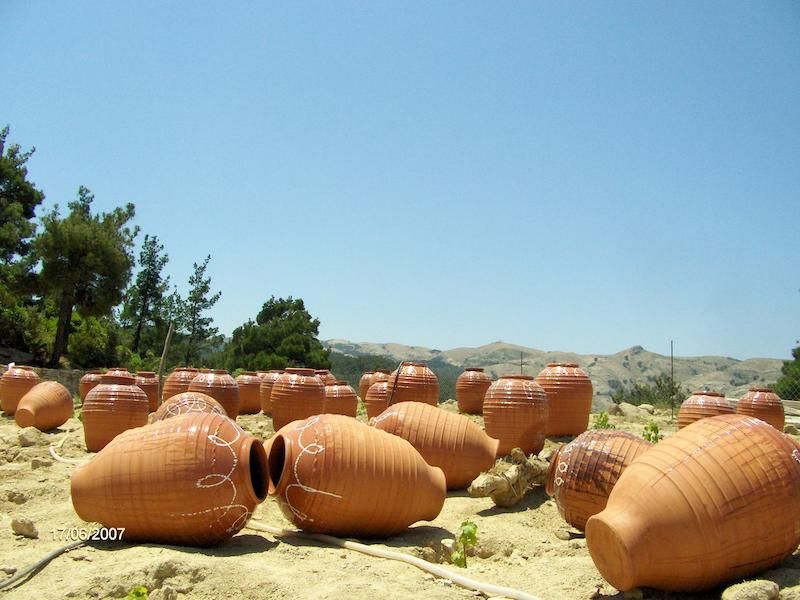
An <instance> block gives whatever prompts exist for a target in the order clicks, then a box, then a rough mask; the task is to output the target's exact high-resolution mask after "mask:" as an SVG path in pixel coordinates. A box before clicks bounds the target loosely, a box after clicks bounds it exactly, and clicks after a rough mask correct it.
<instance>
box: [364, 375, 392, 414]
mask: <svg viewBox="0 0 800 600" xmlns="http://www.w3.org/2000/svg"><path fill="white" fill-rule="evenodd" d="M388 386H389V382H388V381H379V382H378V383H374V384H372V385H371V386H369V390H367V396H366V398H364V406H365V407H366V409H367V418H368V419H372V418H373V417H377V416H378V415H379V414H381V413H382V412H383V411H385V410H386V408H387V407H388V406H389V399H388V398H387V396H386V388H387V387H388Z"/></svg>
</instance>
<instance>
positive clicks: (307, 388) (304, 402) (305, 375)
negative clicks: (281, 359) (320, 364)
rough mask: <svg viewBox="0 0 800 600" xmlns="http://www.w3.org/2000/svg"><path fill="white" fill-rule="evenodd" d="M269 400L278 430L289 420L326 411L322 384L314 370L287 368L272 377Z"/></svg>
mask: <svg viewBox="0 0 800 600" xmlns="http://www.w3.org/2000/svg"><path fill="white" fill-rule="evenodd" d="M270 401H271V403H272V426H273V427H274V428H275V430H276V431H277V430H278V429H280V428H281V427H283V426H284V425H286V424H287V423H290V422H291V421H296V420H298V419H305V418H307V417H310V416H311V415H319V414H322V413H323V412H325V386H324V385H322V381H320V378H319V377H317V376H316V375H315V374H314V369H286V371H285V372H284V373H282V374H281V375H280V376H279V377H278V379H276V380H275V383H274V384H273V386H272V393H271V394H270Z"/></svg>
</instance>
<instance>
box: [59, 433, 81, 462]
mask: <svg viewBox="0 0 800 600" xmlns="http://www.w3.org/2000/svg"><path fill="white" fill-rule="evenodd" d="M68 437H69V433H66V434H65V435H64V437H63V438H61V441H60V442H58V444H56V445H52V444H51V445H50V456H52V457H53V458H54V459H55V460H57V461H58V462H61V463H65V464H68V465H82V464H83V463H85V462H89V459H88V458H83V459H80V460H79V459H75V458H64V457H63V456H61V455H59V453H58V452H56V448H58V449H59V450H60V449H61V446H63V445H64V442H66V441H67V438H68Z"/></svg>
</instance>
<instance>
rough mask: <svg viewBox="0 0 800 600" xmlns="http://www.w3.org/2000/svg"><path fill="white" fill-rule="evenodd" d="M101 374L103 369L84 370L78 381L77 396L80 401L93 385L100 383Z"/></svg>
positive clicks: (84, 398)
mask: <svg viewBox="0 0 800 600" xmlns="http://www.w3.org/2000/svg"><path fill="white" fill-rule="evenodd" d="M102 376H103V371H100V370H93V371H86V373H84V374H83V377H81V379H80V381H79V382H78V396H80V398H81V403H82V402H83V401H84V400H86V394H88V393H89V392H90V391H91V390H92V388H93V387H94V386H96V385H97V384H98V383H100V377H102Z"/></svg>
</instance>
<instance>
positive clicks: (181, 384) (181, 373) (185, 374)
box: [161, 367, 199, 402]
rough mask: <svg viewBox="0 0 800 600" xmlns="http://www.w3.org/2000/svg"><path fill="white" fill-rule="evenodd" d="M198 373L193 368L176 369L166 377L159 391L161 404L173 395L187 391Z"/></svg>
mask: <svg viewBox="0 0 800 600" xmlns="http://www.w3.org/2000/svg"><path fill="white" fill-rule="evenodd" d="M198 372H199V371H198V370H197V369H195V368H193V367H178V368H176V369H175V370H174V371H172V373H170V374H169V375H167V378H166V379H165V380H164V387H163V388H162V389H161V402H166V401H167V400H169V399H170V398H171V397H172V396H174V395H175V394H182V393H183V392H188V391H189V384H190V383H192V380H193V379H194V378H195V377H197V373H198Z"/></svg>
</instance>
